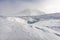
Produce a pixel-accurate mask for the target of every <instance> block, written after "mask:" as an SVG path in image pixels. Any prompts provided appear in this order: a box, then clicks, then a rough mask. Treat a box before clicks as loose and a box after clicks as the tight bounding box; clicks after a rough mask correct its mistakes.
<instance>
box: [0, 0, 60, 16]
mask: <svg viewBox="0 0 60 40" xmlns="http://www.w3.org/2000/svg"><path fill="white" fill-rule="evenodd" d="M27 8H29V9H38V10H41V11H44V12H46V13H54V12H60V0H0V15H3V14H7V15H8V14H14V13H19V12H20V11H22V10H24V9H27Z"/></svg>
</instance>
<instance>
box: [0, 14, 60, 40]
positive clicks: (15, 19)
mask: <svg viewBox="0 0 60 40" xmlns="http://www.w3.org/2000/svg"><path fill="white" fill-rule="evenodd" d="M59 15H60V14H59V13H57V14H44V15H40V16H0V40H60V31H58V30H56V29H57V28H56V26H57V27H60V25H59V22H60V16H59ZM51 16H52V17H51ZM41 19H43V20H41ZM47 19H48V20H47ZM33 22H34V23H33ZM54 28H55V29H54Z"/></svg>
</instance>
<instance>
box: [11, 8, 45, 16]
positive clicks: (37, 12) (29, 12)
mask: <svg viewBox="0 0 60 40" xmlns="http://www.w3.org/2000/svg"><path fill="white" fill-rule="evenodd" d="M43 14H45V13H44V12H42V11H40V10H37V9H24V10H22V11H20V12H17V13H14V16H36V15H43ZM12 15H13V14H12Z"/></svg>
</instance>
